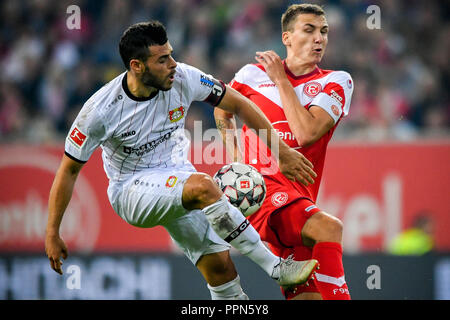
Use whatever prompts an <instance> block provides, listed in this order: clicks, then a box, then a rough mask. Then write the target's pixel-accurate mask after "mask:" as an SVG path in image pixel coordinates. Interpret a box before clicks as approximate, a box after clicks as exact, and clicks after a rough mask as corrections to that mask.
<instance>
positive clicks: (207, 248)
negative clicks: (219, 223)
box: [108, 166, 230, 265]
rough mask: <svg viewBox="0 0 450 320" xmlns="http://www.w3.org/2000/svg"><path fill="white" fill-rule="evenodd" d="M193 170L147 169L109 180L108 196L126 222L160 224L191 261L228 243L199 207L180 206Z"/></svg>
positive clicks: (134, 224)
mask: <svg viewBox="0 0 450 320" xmlns="http://www.w3.org/2000/svg"><path fill="white" fill-rule="evenodd" d="M193 173H195V169H194V168H193V167H191V166H186V167H182V168H157V169H148V170H145V171H141V172H140V173H138V174H135V175H134V176H133V178H131V179H128V180H127V181H125V182H123V183H112V184H110V187H109V188H108V197H109V199H110V202H111V205H112V207H113V208H114V210H115V211H116V213H117V214H118V215H119V216H120V217H121V218H122V219H124V220H125V221H126V222H128V223H129V224H131V225H133V226H136V227H140V228H151V227H154V226H157V225H161V226H163V227H164V228H165V229H166V230H167V231H168V232H169V234H170V236H171V237H172V239H173V240H174V242H175V243H176V244H177V245H178V246H179V247H180V248H181V249H182V250H183V252H184V253H185V255H186V256H187V257H188V258H189V259H190V260H191V261H192V263H193V264H194V265H195V264H196V263H197V261H198V259H199V258H200V257H201V256H202V255H205V254H210V253H214V252H222V251H226V250H229V249H230V245H229V244H228V243H227V242H225V241H224V240H222V239H221V238H220V237H219V236H218V235H217V234H216V233H215V232H214V230H213V229H212V228H211V226H210V224H209V222H208V220H206V217H205V215H204V213H203V211H201V210H187V209H185V208H184V207H183V205H182V194H183V187H184V184H185V182H186V180H187V179H188V178H189V177H190V176H191V175H192V174H193Z"/></svg>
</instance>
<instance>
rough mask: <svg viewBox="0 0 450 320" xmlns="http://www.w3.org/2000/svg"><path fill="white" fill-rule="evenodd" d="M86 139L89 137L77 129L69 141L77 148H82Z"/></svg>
mask: <svg viewBox="0 0 450 320" xmlns="http://www.w3.org/2000/svg"><path fill="white" fill-rule="evenodd" d="M86 138H87V136H86V135H85V134H84V133H83V132H81V130H80V129H78V128H77V127H75V128H73V130H72V132H71V133H70V135H69V140H70V141H72V142H73V143H75V146H77V147H80V148H81V147H82V146H83V144H84V143H85V142H86Z"/></svg>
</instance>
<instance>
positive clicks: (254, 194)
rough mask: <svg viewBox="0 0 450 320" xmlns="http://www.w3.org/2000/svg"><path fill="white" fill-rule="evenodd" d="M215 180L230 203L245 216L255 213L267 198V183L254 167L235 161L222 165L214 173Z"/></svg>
mask: <svg viewBox="0 0 450 320" xmlns="http://www.w3.org/2000/svg"><path fill="white" fill-rule="evenodd" d="M214 181H215V182H216V183H217V185H218V186H219V188H220V189H221V190H222V192H223V193H224V194H225V195H226V196H227V198H228V200H229V201H230V203H231V204H232V205H233V206H235V207H236V208H238V209H239V210H240V211H241V212H242V214H243V215H244V216H245V217H248V216H249V215H251V214H253V213H255V212H256V211H257V210H258V209H259V208H260V207H261V205H262V203H263V202H264V199H265V198H266V183H265V182H264V178H263V176H262V175H261V173H259V171H258V170H256V169H255V168H254V167H252V166H250V165H248V164H243V163H239V162H233V163H231V164H227V165H225V166H224V167H222V168H221V169H220V170H219V171H217V173H216V174H215V175H214Z"/></svg>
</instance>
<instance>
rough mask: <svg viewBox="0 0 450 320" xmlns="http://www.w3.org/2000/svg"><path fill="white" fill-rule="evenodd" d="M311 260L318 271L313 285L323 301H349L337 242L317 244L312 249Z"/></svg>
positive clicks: (340, 248)
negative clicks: (318, 267) (318, 266)
mask: <svg viewBox="0 0 450 320" xmlns="http://www.w3.org/2000/svg"><path fill="white" fill-rule="evenodd" d="M312 258H313V259H316V260H317V261H319V264H320V269H319V270H318V271H317V273H316V275H315V276H314V283H315V284H316V287H317V289H319V292H320V294H321V295H322V299H324V300H350V293H349V291H348V287H347V283H346V282H345V277H344V266H343V264H342V246H341V245H340V244H339V243H337V242H319V243H317V244H316V245H315V246H314V247H313V252H312Z"/></svg>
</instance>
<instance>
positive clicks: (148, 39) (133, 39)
mask: <svg viewBox="0 0 450 320" xmlns="http://www.w3.org/2000/svg"><path fill="white" fill-rule="evenodd" d="M166 42H167V33H166V29H165V28H164V25H163V24H162V23H161V22H159V21H156V20H152V21H148V22H140V23H136V24H133V25H132V26H131V27H129V28H128V29H127V30H125V32H124V33H123V35H122V37H121V38H120V42H119V52H120V56H121V57H122V61H123V63H124V64H125V67H126V68H127V70H130V61H131V60H132V59H139V60H141V61H146V60H147V58H148V57H149V56H150V52H149V48H148V47H149V46H153V45H164V44H165V43H166Z"/></svg>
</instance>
